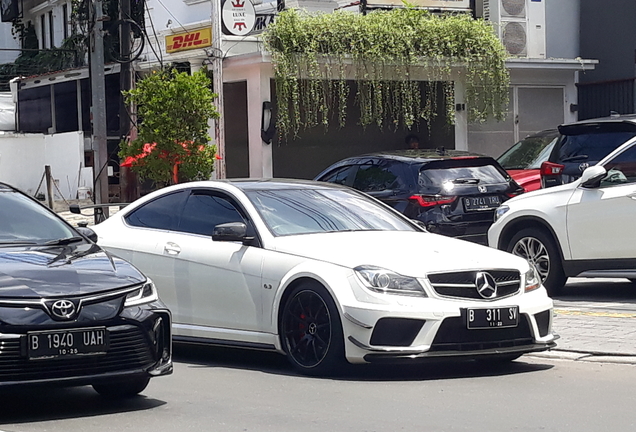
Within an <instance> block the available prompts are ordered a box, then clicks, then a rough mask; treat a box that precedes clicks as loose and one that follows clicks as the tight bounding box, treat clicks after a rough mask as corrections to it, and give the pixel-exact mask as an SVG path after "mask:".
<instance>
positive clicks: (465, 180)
mask: <svg viewBox="0 0 636 432" xmlns="http://www.w3.org/2000/svg"><path fill="white" fill-rule="evenodd" d="M507 181H508V180H507V179H506V177H504V175H503V174H502V173H501V171H500V170H499V169H497V167H495V166H494V165H481V166H457V167H448V168H442V167H440V168H439V169H437V168H431V169H427V166H426V165H424V166H423V167H422V169H421V170H420V174H419V179H418V183H419V185H420V186H422V187H427V188H428V187H431V186H439V185H443V184H445V183H450V184H453V185H462V184H465V185H469V184H472V185H475V184H481V185H484V184H501V183H506V182H507Z"/></svg>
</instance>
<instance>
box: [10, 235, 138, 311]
mask: <svg viewBox="0 0 636 432" xmlns="http://www.w3.org/2000/svg"><path fill="white" fill-rule="evenodd" d="M145 280H146V278H145V277H144V276H143V275H142V274H141V273H140V272H139V271H138V270H137V269H135V268H134V267H133V266H132V265H130V264H129V263H127V262H126V261H123V260H121V259H119V258H116V257H113V256H111V255H109V254H107V253H106V252H104V251H103V250H102V249H101V248H100V247H99V246H97V245H95V244H92V243H86V242H83V243H78V244H72V245H66V246H53V247H51V246H49V247H45V246H20V247H3V248H0V299H7V298H41V297H56V296H79V295H86V294H93V293H96V292H100V291H110V290H113V289H117V288H123V287H126V286H130V285H134V284H138V283H142V282H144V281H145Z"/></svg>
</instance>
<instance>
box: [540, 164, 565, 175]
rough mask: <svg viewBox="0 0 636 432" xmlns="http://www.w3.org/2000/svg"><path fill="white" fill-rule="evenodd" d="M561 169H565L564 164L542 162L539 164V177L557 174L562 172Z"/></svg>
mask: <svg viewBox="0 0 636 432" xmlns="http://www.w3.org/2000/svg"><path fill="white" fill-rule="evenodd" d="M563 169H565V165H561V164H557V163H553V162H543V163H542V164H541V170H540V172H541V177H543V176H550V175H559V174H561V173H563Z"/></svg>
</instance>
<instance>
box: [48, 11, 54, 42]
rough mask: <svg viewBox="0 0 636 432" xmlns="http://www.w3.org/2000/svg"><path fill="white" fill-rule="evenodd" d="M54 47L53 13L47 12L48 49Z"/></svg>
mask: <svg viewBox="0 0 636 432" xmlns="http://www.w3.org/2000/svg"><path fill="white" fill-rule="evenodd" d="M53 47H55V36H54V28H53V11H49V48H53Z"/></svg>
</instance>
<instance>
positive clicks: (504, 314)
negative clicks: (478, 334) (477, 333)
mask: <svg viewBox="0 0 636 432" xmlns="http://www.w3.org/2000/svg"><path fill="white" fill-rule="evenodd" d="M466 325H467V326H468V328H469V329H491V328H506V327H517V326H518V325H519V306H510V307H495V308H488V309H468V310H467V311H466Z"/></svg>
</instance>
